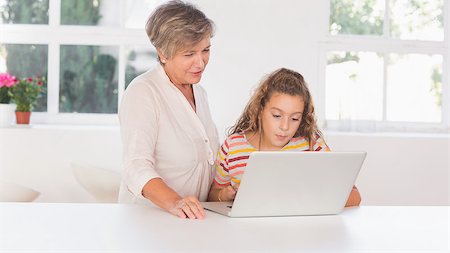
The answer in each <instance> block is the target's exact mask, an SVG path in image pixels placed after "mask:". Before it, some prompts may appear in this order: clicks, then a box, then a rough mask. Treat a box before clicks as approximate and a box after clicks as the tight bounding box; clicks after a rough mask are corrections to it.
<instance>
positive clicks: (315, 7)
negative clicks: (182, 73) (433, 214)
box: [0, 0, 450, 205]
mask: <svg viewBox="0 0 450 253" xmlns="http://www.w3.org/2000/svg"><path fill="white" fill-rule="evenodd" d="M194 2H195V3H197V4H198V6H199V7H200V8H201V9H202V10H203V11H204V12H205V13H206V14H207V15H208V16H209V17H210V18H211V19H213V20H214V21H215V23H216V26H217V31H216V36H215V37H214V38H213V40H212V43H213V47H212V56H211V60H210V64H209V65H208V68H207V71H206V72H205V75H204V77H203V79H202V85H203V86H204V87H205V88H206V89H207V91H208V95H209V100H210V105H211V111H212V113H213V117H214V119H215V121H216V123H217V126H218V129H219V132H220V134H221V137H222V139H223V136H224V132H225V129H226V128H227V127H229V126H230V125H232V124H233V123H234V121H235V120H236V119H237V117H238V116H239V114H240V113H241V111H242V108H243V107H244V105H245V104H246V102H247V100H248V97H249V94H250V90H251V89H252V88H253V87H254V86H256V85H257V84H258V82H259V81H260V80H261V78H262V77H263V75H265V74H268V73H269V72H271V71H273V70H274V69H276V68H279V67H287V68H292V69H295V70H297V71H299V72H301V73H302V74H303V75H304V76H305V78H306V80H307V81H308V82H309V84H310V87H311V90H312V91H313V94H315V93H317V83H318V80H319V71H318V62H319V43H318V42H319V41H320V39H321V38H322V32H321V31H323V29H322V28H321V27H324V26H326V24H327V20H328V19H327V10H326V4H325V3H326V2H327V1H306V0H303V1H299V0H283V1H271V0H245V1H242V0H228V1H210V0H197V1H194ZM321 29H322V30H321ZM317 100H320V98H316V101H317ZM326 135H327V137H328V142H329V144H330V146H331V147H332V148H333V149H334V150H366V151H367V152H368V157H367V160H366V163H365V165H364V167H363V170H362V171H361V174H360V176H359V178H358V181H357V185H358V186H359V188H360V190H361V192H362V195H363V204H366V205H446V204H448V203H449V195H448V192H449V157H450V151H449V136H448V135H420V136H418V135H405V134H391V135H388V134H361V133H349V134H339V133H326ZM71 162H76V163H81V164H87V165H92V166H96V167H102V168H107V169H112V170H120V163H121V145H120V137H119V131H118V128H117V127H79V126H78V127H75V126H74V127H64V126H59V127H58V126H55V127H52V126H33V127H31V128H0V179H3V180H8V181H12V182H15V183H18V184H22V185H26V186H30V187H32V188H35V189H36V190H38V191H40V192H41V196H40V197H39V198H38V199H37V201H42V202H47V201H51V202H90V201H93V198H92V197H91V196H89V195H88V194H87V193H86V192H85V191H84V190H83V189H82V188H81V187H80V186H79V185H78V183H77V182H76V181H75V179H74V177H73V174H72V171H71V170H70V163H71Z"/></svg>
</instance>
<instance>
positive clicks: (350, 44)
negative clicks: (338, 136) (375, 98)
mask: <svg viewBox="0 0 450 253" xmlns="http://www.w3.org/2000/svg"><path fill="white" fill-rule="evenodd" d="M389 1H390V0H386V1H385V7H386V8H385V13H384V20H387V22H384V28H383V35H382V36H371V35H341V34H338V35H331V34H330V30H329V18H330V15H331V13H330V5H331V0H329V1H327V12H326V18H327V22H324V27H322V29H323V34H324V36H323V39H322V40H321V41H319V71H318V82H319V86H318V90H317V92H318V94H319V96H317V97H318V98H319V99H317V104H318V106H317V107H318V110H317V113H318V116H319V117H318V118H319V119H320V120H319V123H320V124H321V125H322V126H323V127H324V128H325V129H326V130H331V131H346V132H347V131H360V132H425V133H426V132H429V133H450V108H449V104H450V102H449V100H450V87H449V86H450V84H449V80H450V77H449V75H450V73H449V72H450V60H449V58H450V46H449V45H450V22H449V20H450V17H449V14H450V10H449V9H450V3H449V1H444V40H443V41H419V40H401V39H396V38H390V37H388V34H389V9H388V7H389V5H388V2H389ZM332 51H354V52H361V51H365V52H375V53H381V54H383V55H384V58H385V59H386V55H387V54H389V53H399V54H411V53H417V54H439V55H442V57H443V63H442V110H441V122H439V123H425V122H392V121H387V120H386V119H385V117H386V75H384V81H383V86H384V87H383V92H384V95H383V120H382V121H373V122H371V121H364V120H348V121H347V120H345V121H343V120H327V119H326V113H325V108H326V107H325V105H326V97H325V92H326V68H327V54H328V53H329V52H332ZM386 66H387V65H386V61H384V70H383V72H384V74H385V73H386V71H387V70H386Z"/></svg>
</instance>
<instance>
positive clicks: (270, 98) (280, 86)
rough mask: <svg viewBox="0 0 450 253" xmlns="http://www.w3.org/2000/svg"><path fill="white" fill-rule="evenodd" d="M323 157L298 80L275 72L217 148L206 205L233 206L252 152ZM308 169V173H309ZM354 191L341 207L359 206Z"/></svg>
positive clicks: (307, 96) (305, 93)
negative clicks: (310, 153) (315, 153)
mask: <svg viewBox="0 0 450 253" xmlns="http://www.w3.org/2000/svg"><path fill="white" fill-rule="evenodd" d="M257 150H261V151H269V150H270V151H280V150H281V151H284V150H290V151H329V150H330V149H329V148H328V146H327V144H326V143H325V141H324V138H323V135H322V132H321V131H320V130H319V129H318V127H317V124H316V118H315V115H314V105H313V102H312V98H311V94H310V92H309V90H308V87H307V85H306V83H305V81H304V79H303V76H302V75H301V74H299V73H297V72H295V71H292V70H289V69H284V68H282V69H279V70H277V71H275V72H273V73H272V74H271V75H269V76H268V77H267V78H266V79H265V80H263V82H262V83H261V84H260V86H259V87H258V89H257V90H256V92H255V93H254V94H253V96H252V98H251V99H250V101H249V103H248V104H247V106H246V108H245V110H244V112H243V114H242V115H241V117H240V118H239V120H238V121H237V123H236V125H234V126H233V127H232V128H231V129H230V131H229V135H228V137H227V138H226V140H225V142H224V143H223V144H222V146H221V148H220V150H219V152H218V156H217V160H216V164H215V166H216V169H217V170H216V175H215V178H214V182H213V184H212V186H211V190H210V192H209V196H208V200H209V201H233V200H234V197H235V196H236V192H237V189H238V187H239V184H240V182H241V178H242V175H243V174H244V171H245V166H246V165H247V160H248V158H249V155H250V154H251V153H252V152H253V151H257ZM312 169H313V168H312ZM360 202H361V197H360V195H359V192H358V190H357V188H356V187H355V186H354V187H353V190H352V192H351V194H350V196H349V199H348V201H347V204H346V206H355V205H359V203H360Z"/></svg>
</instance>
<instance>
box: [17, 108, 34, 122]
mask: <svg viewBox="0 0 450 253" xmlns="http://www.w3.org/2000/svg"><path fill="white" fill-rule="evenodd" d="M30 116H31V112H17V111H16V123H17V124H30Z"/></svg>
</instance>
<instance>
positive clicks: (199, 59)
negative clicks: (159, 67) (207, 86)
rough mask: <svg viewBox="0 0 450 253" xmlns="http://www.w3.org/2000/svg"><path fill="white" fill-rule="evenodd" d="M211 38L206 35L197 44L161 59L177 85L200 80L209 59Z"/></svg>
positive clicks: (171, 79)
mask: <svg viewBox="0 0 450 253" xmlns="http://www.w3.org/2000/svg"><path fill="white" fill-rule="evenodd" d="M210 47H211V44H210V38H209V37H206V38H204V39H203V40H202V41H200V42H199V43H197V44H196V45H194V46H193V47H191V48H188V49H186V50H184V51H181V52H178V53H176V54H175V55H174V56H173V57H172V58H171V59H166V58H164V56H163V55H161V54H160V59H161V61H162V62H165V63H164V70H165V71H166V74H167V75H168V76H169V79H170V81H172V83H173V84H175V85H186V84H195V83H198V82H200V79H201V78H202V74H203V71H204V70H205V67H206V65H207V64H208V61H209V48H210Z"/></svg>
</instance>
